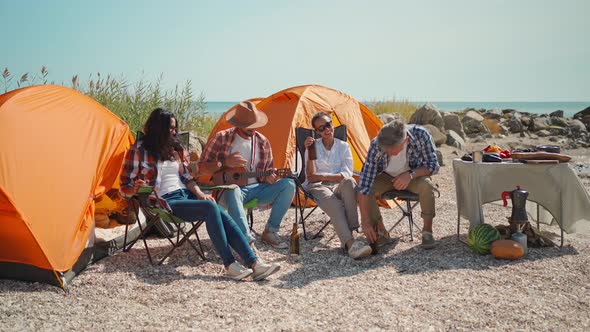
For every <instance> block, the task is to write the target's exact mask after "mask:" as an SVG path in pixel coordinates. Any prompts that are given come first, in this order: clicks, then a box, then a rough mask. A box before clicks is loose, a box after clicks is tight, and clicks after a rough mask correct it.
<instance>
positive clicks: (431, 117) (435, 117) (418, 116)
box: [409, 103, 445, 132]
mask: <svg viewBox="0 0 590 332" xmlns="http://www.w3.org/2000/svg"><path fill="white" fill-rule="evenodd" d="M409 123H415V124H419V125H427V124H430V125H433V126H435V127H437V128H438V129H440V130H441V131H443V132H444V130H445V122H444V121H443V118H442V116H441V114H440V111H439V110H438V109H437V108H436V106H434V105H433V104H431V103H427V104H424V105H422V106H420V108H418V109H417V110H416V112H414V114H412V117H411V118H410V121H409Z"/></svg>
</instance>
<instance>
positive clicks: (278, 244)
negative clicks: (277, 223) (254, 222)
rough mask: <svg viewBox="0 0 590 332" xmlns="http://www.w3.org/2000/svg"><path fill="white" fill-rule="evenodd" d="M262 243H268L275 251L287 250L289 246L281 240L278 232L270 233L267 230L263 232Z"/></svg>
mask: <svg viewBox="0 0 590 332" xmlns="http://www.w3.org/2000/svg"><path fill="white" fill-rule="evenodd" d="M260 241H262V243H266V244H268V245H269V246H271V247H273V248H275V249H287V248H289V245H288V244H287V243H286V242H282V241H281V238H279V235H278V234H277V233H276V232H269V231H267V230H266V229H265V230H264V232H262V236H261V237H260Z"/></svg>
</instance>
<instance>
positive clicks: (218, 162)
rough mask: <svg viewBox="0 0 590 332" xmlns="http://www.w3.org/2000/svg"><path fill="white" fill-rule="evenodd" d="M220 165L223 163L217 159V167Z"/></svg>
mask: <svg viewBox="0 0 590 332" xmlns="http://www.w3.org/2000/svg"><path fill="white" fill-rule="evenodd" d="M221 166H223V163H221V161H219V160H218V161H217V168H221Z"/></svg>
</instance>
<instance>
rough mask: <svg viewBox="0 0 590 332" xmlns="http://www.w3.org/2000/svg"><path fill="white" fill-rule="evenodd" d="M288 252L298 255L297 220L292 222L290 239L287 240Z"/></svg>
mask: <svg viewBox="0 0 590 332" xmlns="http://www.w3.org/2000/svg"><path fill="white" fill-rule="evenodd" d="M289 253H290V254H291V255H299V233H298V232H297V222H294V223H293V230H292V231H291V239H290V241H289Z"/></svg>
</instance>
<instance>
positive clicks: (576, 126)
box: [568, 119, 587, 133]
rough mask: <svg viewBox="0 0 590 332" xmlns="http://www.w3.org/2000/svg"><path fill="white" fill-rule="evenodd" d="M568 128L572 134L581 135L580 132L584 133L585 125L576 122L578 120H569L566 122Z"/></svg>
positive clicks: (578, 121)
mask: <svg viewBox="0 0 590 332" xmlns="http://www.w3.org/2000/svg"><path fill="white" fill-rule="evenodd" d="M568 128H569V129H570V130H571V131H572V132H573V133H582V132H586V131H587V129H586V125H585V124H584V123H583V122H582V121H580V120H578V119H573V120H569V121H568Z"/></svg>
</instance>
